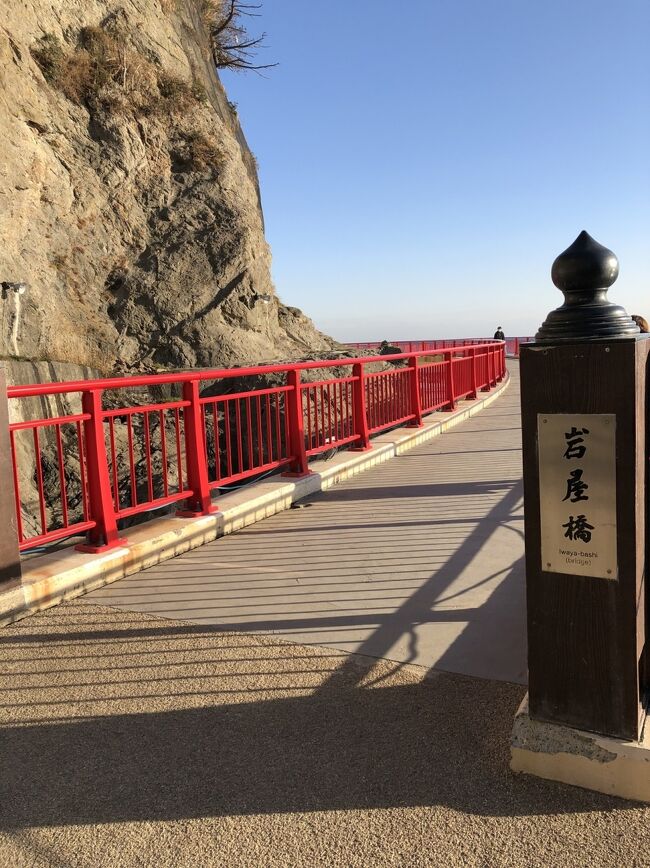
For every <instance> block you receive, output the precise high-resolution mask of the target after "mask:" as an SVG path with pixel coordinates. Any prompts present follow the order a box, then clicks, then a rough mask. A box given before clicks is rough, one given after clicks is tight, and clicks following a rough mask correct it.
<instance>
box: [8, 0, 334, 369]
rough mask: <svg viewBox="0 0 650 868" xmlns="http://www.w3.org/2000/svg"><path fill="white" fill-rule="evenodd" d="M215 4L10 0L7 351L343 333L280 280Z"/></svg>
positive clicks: (189, 347)
mask: <svg viewBox="0 0 650 868" xmlns="http://www.w3.org/2000/svg"><path fill="white" fill-rule="evenodd" d="M201 2H202V0H117V2H113V0H66V2H65V3H62V2H52V0H24V2H21V3H17V2H15V0H0V13H1V15H0V127H1V129H2V132H3V138H2V145H1V158H0V238H1V239H2V243H1V244H0V283H2V298H1V299H0V309H1V311H2V317H1V321H0V356H2V357H4V358H5V359H7V358H9V359H19V358H20V359H29V360H48V361H52V360H54V361H61V362H68V363H74V364H76V365H86V366H89V367H91V368H93V369H95V370H98V371H101V372H104V373H108V372H112V371H115V370H118V371H119V370H121V371H129V370H142V369H145V370H151V369H153V368H159V367H188V366H197V365H198V366H225V365H233V364H254V363H260V362H265V361H270V360H273V359H277V358H283V359H287V358H294V357H304V356H306V355H310V354H318V353H326V352H328V351H330V350H332V349H333V348H335V346H336V345H335V344H334V342H333V341H331V340H330V339H329V338H327V337H326V336H324V335H322V334H321V333H320V332H318V331H317V330H316V328H315V327H314V325H313V324H312V322H311V321H310V320H309V319H308V318H307V317H305V316H304V315H303V314H302V313H301V312H300V311H298V310H297V309H296V308H287V307H285V306H284V305H282V304H281V302H280V301H279V300H278V298H277V296H276V295H275V291H274V287H273V285H272V282H271V277H270V252H269V248H268V245H267V243H266V241H265V238H264V229H263V218H262V211H261V206H260V199H259V188H258V181H257V174H256V169H255V160H254V158H253V156H252V155H251V153H250V151H249V150H248V147H247V145H246V141H245V139H244V136H243V134H242V131H241V129H240V126H239V122H238V120H237V115H236V112H235V111H234V109H233V108H232V106H231V105H230V104H229V103H228V100H227V98H226V95H225V93H224V90H223V87H222V85H221V83H220V81H219V79H218V77H217V74H216V71H215V68H214V64H213V62H212V56H211V51H210V47H209V44H208V37H207V33H206V30H205V27H204V23H203V20H202V17H201V11H202V8H201ZM17 284H26V286H18V285H17Z"/></svg>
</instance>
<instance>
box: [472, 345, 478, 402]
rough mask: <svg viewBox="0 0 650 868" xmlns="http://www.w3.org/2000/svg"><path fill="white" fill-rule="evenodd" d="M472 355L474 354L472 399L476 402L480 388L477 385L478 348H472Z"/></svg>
mask: <svg viewBox="0 0 650 868" xmlns="http://www.w3.org/2000/svg"><path fill="white" fill-rule="evenodd" d="M470 353H471V354H472V398H473V400H476V399H477V398H478V387H477V385H476V347H472V349H471V350H470Z"/></svg>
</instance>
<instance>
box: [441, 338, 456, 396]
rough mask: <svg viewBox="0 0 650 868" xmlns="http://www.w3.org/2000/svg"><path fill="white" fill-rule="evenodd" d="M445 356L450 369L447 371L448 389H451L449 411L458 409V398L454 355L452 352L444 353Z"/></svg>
mask: <svg viewBox="0 0 650 868" xmlns="http://www.w3.org/2000/svg"><path fill="white" fill-rule="evenodd" d="M443 355H445V356H447V362H448V364H449V367H448V369H447V388H448V389H449V407H448V408H447V409H449V410H455V409H456V396H455V394H454V354H453V352H452V351H451V350H450V351H449V352H446V353H444V354H443Z"/></svg>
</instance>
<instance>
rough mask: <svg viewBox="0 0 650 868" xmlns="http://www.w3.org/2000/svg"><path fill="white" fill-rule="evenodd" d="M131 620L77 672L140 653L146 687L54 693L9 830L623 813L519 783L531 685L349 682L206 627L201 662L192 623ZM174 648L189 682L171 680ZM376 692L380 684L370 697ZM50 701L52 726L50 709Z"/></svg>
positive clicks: (6, 812)
mask: <svg viewBox="0 0 650 868" xmlns="http://www.w3.org/2000/svg"><path fill="white" fill-rule="evenodd" d="M68 612H70V609H68ZM74 612H75V610H74V609H73V616H74ZM110 614H111V612H110V610H106V609H100V610H99V612H98V615H99V616H100V617H102V618H104V619H105V620H106V619H108V620H110V617H109V616H110ZM114 614H115V615H116V617H117V618H118V622H117V624H116V625H115V629H113V630H111V631H106V630H103V629H101V627H100V629H99V630H98V631H97V638H96V639H95V640H93V639H89V638H88V637H86V638H84V639H77V638H75V639H73V640H72V650H73V651H74V650H76V651H82V652H83V654H84V655H85V656H83V657H82V659H81V660H80V659H79V657H75V656H74V655H73V656H72V657H68V668H67V670H66V671H67V672H68V673H69V674H70V676H71V677H78V676H79V675H80V674H82V672H83V671H85V669H84V664H85V663H91V664H92V663H93V662H94V661H95V659H96V656H95V653H94V649H95V646H97V648H98V650H100V651H102V652H105V651H106V649H107V647H108V648H109V649H110V648H111V647H113V648H115V650H118V649H119V647H123V646H124V644H125V643H129V645H130V647H131V649H132V650H133V649H134V648H135V649H138V650H136V651H135V658H134V659H131V660H130V662H129V670H128V672H129V673H130V674H131V678H130V679H127V678H126V675H127V672H125V671H124V670H121V669H120V664H119V663H118V664H117V665H116V668H117V671H116V670H115V668H113V669H112V670H111V668H110V667H109V668H108V669H105V670H104V672H105V673H106V682H105V684H104V685H103V687H102V686H101V685H100V688H99V689H98V686H97V684H95V685H89V686H86V687H82V688H80V689H78V690H76V691H75V690H71V689H68V690H67V691H66V696H67V698H66V699H65V700H64V699H63V698H62V697H61V681H60V678H57V677H55V678H53V679H51V680H49V681H48V679H45V680H44V682H45V686H44V687H43V692H42V693H40V694H37V695H34V697H33V698H34V702H33V703H32V704H31V705H30V706H28V707H26V708H24V709H23V710H22V711H20V710H19V711H18V712H17V716H16V718H15V720H16V722H15V724H14V725H9V726H5V727H4V728H3V730H2V739H1V750H2V754H3V764H2V765H3V775H2V780H1V783H0V796H1V804H2V808H1V811H0V828H2V829H3V830H5V831H6V830H15V829H19V828H25V827H44V826H53V825H58V826H66V825H73V824H74V825H79V824H103V823H115V822H126V821H152V820H178V819H192V818H200V817H218V816H232V815H247V814H269V813H282V812H308V811H315V810H351V809H355V810H358V809H370V808H391V807H397V806H435V805H444V806H448V807H451V808H453V809H456V810H458V811H462V812H464V813H471V814H477V815H481V816H523V815H528V814H549V815H552V814H557V813H563V812H565V811H589V810H593V809H595V808H597V809H601V810H603V809H609V808H613V807H615V806H617V805H619V804H620V803H618V802H617V801H616V800H614V799H609V798H607V797H605V796H597V795H594V794H593V793H585V792H582V791H579V790H572V789H569V788H564V787H558V786H557V785H554V784H550V783H549V784H547V783H544V782H540V781H537V780H536V781H534V782H531V780H530V779H526V778H514V777H512V776H509V775H504V773H503V770H504V768H505V766H506V763H507V760H508V756H507V753H508V740H507V733H508V732H509V729H510V726H511V723H512V716H513V713H514V711H515V709H516V707H517V704H518V702H519V701H520V699H521V696H522V693H523V690H522V688H520V687H518V686H515V685H510V684H495V683H494V682H482V681H480V680H476V679H470V678H462V677H459V676H450V675H446V674H445V673H432V674H431V675H430V676H429V677H428V678H426V679H424V680H422V678H421V674H420V673H418V672H414V671H412V670H403V671H401V672H399V673H397V674H396V675H394V674H390V672H389V669H390V664H389V663H388V662H385V661H382V662H381V663H377V664H373V661H369V660H367V659H365V658H361V657H352V658H347V659H346V663H345V665H344V666H341V665H340V663H341V655H337V654H336V653H333V654H329V653H327V652H323V651H322V650H318V649H313V654H312V652H311V650H309V649H308V650H307V651H306V652H305V649H302V648H300V647H299V646H293V645H281V644H279V643H270V642H269V641H268V640H267V641H266V643H265V644H261V640H260V639H259V638H252V639H249V638H248V637H245V636H243V635H240V636H239V637H229V638H227V639H226V641H225V643H224V644H223V645H220V644H219V643H220V642H222V641H223V639H222V637H220V634H219V633H217V632H216V631H211V630H210V629H209V628H206V627H202V628H197V630H195V638H197V637H198V635H199V633H198V631H199V629H200V631H201V633H202V638H203V641H202V643H199V645H198V646H197V645H196V643H195V644H193V645H192V644H188V641H187V639H188V632H187V630H186V629H185V628H184V627H180V629H179V625H172V624H170V623H169V622H165V621H160V622H156V620H155V619H148V618H147V619H146V622H145V623H144V624H142V622H141V621H139V622H133V621H131V622H130V623H126V624H125V625H123V626H122V627H120V624H119V613H114ZM76 617H77V618H78V619H79V622H80V623H81V622H82V621H83V620H84V619H87V617H88V612H87V609H85V608H84V607H81V606H78V607H76ZM138 623H139V624H140V625H141V626H140V627H138V626H137V624H138ZM68 626H69V624H68ZM141 628H142V629H141ZM158 629H160V632H161V635H160V636H158V637H157V636H156V633H157V632H158ZM91 632H92V631H91ZM73 633H75V634H76V635H77V636H79V635H83V631H81V630H79V631H73ZM141 634H142V635H141ZM107 635H110V636H111V637H112V638H111V639H109V640H107V638H106V636H107ZM34 636H35V637H38V636H40V638H39V639H38V640H36V641H37V642H38V643H42V642H43V635H42V634H39V633H36V634H34ZM235 638H236V639H237V641H233V639H235ZM16 639H17V641H16V642H15V643H13V645H10V644H5V646H4V650H5V652H11V651H13V652H14V653H16V652H19V651H20V649H21V648H22V649H23V650H24V649H31V648H34V647H38V645H36V646H35V642H33V641H32V640H30V634H29V633H27V632H26V633H25V635H24V636H23V637H21V638H19V637H18V636H17V637H16ZM23 639H24V640H27V641H22V640H23ZM60 641H61V643H62V647H67V648H68V650H71V649H70V646H65V640H64V639H63V638H62V639H61V640H60ZM107 642H108V646H107ZM55 644H56V643H55ZM219 647H221V648H222V653H221V654H220V655H218V656H219V658H220V661H221V664H222V665H223V664H224V661H226V662H227V663H228V666H227V669H228V671H227V672H225V671H224V672H221V674H215V670H214V664H210V663H209V662H208V661H209V660H211V659H214V658H215V653H214V652H215V648H219ZM152 649H156V650H154V660H155V662H156V664H157V666H158V669H157V671H155V673H150V675H149V678H150V680H149V681H147V680H146V678H145V677H141V678H139V679H138V680H139V685H140V689H139V690H133V686H132V684H131V681H132V680H133V671H134V668H135V670H136V673H137V672H139V669H138V667H139V665H140V664H141V663H144V664H151V662H152V660H151V658H150V657H149V656H148V655H149V653H150V652H151V651H152ZM246 649H248V650H246ZM174 650H175V652H176V654H177V656H180V657H181V658H182V660H183V662H182V663H177V664H176V666H180V667H181V669H180V670H179V669H176V670H175V671H173V672H166V669H165V667H166V666H167V665H169V655H170V652H171V651H174ZM294 651H296V654H297V657H296V659H295V660H294V659H293V658H292V654H293V652H294ZM138 655H142V656H141V657H140V656H138ZM258 655H261V656H260V657H259V659H258ZM16 659H17V658H16ZM262 659H265V660H266V661H267V663H265V664H264V666H263V667H261V666H260V661H261V660H262ZM75 660H76V661H77V662H76V663H75V662H74V661H75ZM245 661H250V662H249V663H246V662H245ZM70 664H72V665H70ZM23 665H24V664H23ZM251 665H252V667H253V668H252V669H251ZM13 668H14V670H15V665H14V667H13ZM27 668H28V667H27ZM64 668H65V667H64ZM111 671H112V677H109V675H108V673H110V672H111ZM179 672H183V673H184V675H185V678H186V679H187V681H186V682H183V681H182V680H179ZM154 676H155V677H154ZM377 676H380V678H379V679H377ZM22 677H25V676H24V674H23V676H22ZM373 680H374V681H377V680H379V681H380V682H381V683H380V684H379V686H375V687H371V686H368V685H369V684H370V682H371V681H373ZM366 682H367V683H366ZM249 685H250V686H252V685H256V690H251V689H249ZM323 685H326V687H325V689H323ZM222 687H226V688H227V689H224V690H223V691H222V690H221V688H222ZM47 697H49V698H50V699H49V701H53V711H51V710H50V709H49V708H44V707H43V702H44V701H47ZM129 697H131V699H129ZM193 705H194V706H195V707H192V706H193ZM196 706H198V707H196ZM39 715H41V716H42V719H40V720H39V719H38V717H39ZM486 793H489V794H490V795H489V799H487V800H486Z"/></svg>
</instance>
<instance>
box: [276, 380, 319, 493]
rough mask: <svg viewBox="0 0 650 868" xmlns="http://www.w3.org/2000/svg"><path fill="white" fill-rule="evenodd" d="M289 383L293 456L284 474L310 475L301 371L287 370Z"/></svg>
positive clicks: (290, 444) (288, 407)
mask: <svg viewBox="0 0 650 868" xmlns="http://www.w3.org/2000/svg"><path fill="white" fill-rule="evenodd" d="M287 385H288V386H291V389H290V391H288V392H287V393H286V395H287V405H286V406H287V412H288V413H289V452H290V454H291V456H292V461H291V464H290V465H289V470H287V471H286V472H285V473H283V474H282V475H283V476H295V477H300V476H309V475H310V474H311V472H312V471H311V470H310V469H309V459H308V458H307V450H306V449H305V423H304V419H303V413H302V392H301V389H300V371H299V370H298V369H297V368H292V369H291V370H290V371H287Z"/></svg>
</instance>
